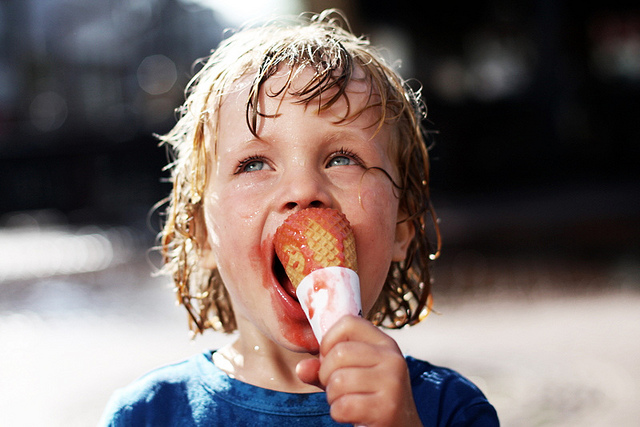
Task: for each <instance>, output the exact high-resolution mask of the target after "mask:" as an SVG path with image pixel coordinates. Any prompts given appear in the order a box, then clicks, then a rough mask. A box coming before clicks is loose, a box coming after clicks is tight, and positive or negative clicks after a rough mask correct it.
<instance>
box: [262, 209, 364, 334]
mask: <svg viewBox="0 0 640 427" xmlns="http://www.w3.org/2000/svg"><path fill="white" fill-rule="evenodd" d="M274 245H275V250H276V254H277V256H278V258H279V259H280V262H281V263H282V265H283V266H284V269H285V271H286V273H287V276H288V277H289V279H290V280H291V283H292V284H293V286H294V287H295V288H296V295H297V297H298V300H299V301H300V304H301V305H302V308H303V310H304V311H305V313H306V314H307V318H308V319H309V322H310V323H311V326H312V328H313V331H314V334H315V336H316V338H317V339H318V342H320V341H321V339H322V336H323V335H324V332H326V331H327V330H328V329H329V328H330V327H331V325H333V323H335V321H337V320H338V319H339V318H340V317H342V316H343V315H345V314H353V315H362V308H361V302H360V280H359V278H358V275H357V268H358V267H357V257H356V245H355V238H354V236H353V231H352V229H351V226H350V224H349V221H348V220H347V218H346V217H345V216H344V215H343V214H342V213H341V212H339V211H337V210H335V209H324V208H309V209H303V210H301V211H298V212H296V213H294V214H292V215H290V216H289V217H288V218H287V219H286V220H285V221H284V223H283V224H282V225H281V226H280V227H279V228H278V230H277V231H276V234H275V236H274Z"/></svg>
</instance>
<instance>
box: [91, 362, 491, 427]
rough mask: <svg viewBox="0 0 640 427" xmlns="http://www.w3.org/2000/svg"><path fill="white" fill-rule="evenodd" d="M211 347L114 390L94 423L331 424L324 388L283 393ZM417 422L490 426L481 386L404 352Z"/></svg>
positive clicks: (487, 408) (207, 424) (489, 411)
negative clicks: (248, 379) (241, 376)
mask: <svg viewBox="0 0 640 427" xmlns="http://www.w3.org/2000/svg"><path fill="white" fill-rule="evenodd" d="M211 355H212V352H211V351H207V352H204V353H201V354H198V355H196V356H194V357H191V358H189V359H187V360H185V361H184V362H181V363H177V364H174V365H169V366H166V367H163V368H160V369H156V370H154V371H152V372H150V373H149V374H147V375H145V376H143V377H142V378H140V379H138V380H137V381H135V382H133V383H132V384H130V385H129V386H127V387H125V388H123V389H120V390H118V391H116V393H115V394H114V395H113V396H112V397H111V399H110V401H109V404H108V405H107V408H106V410H105V412H104V414H103V416H102V420H101V421H100V424H99V425H100V426H225V427H230V426H234V427H235V426H253V425H255V426H291V425H295V426H335V425H340V424H337V423H336V422H334V421H333V420H332V419H331V416H330V415H329V404H328V403H327V400H326V396H325V393H323V392H318V393H285V392H280V391H274V390H268V389H265V388H261V387H256V386H253V385H250V384H246V383H243V382H241V381H238V380H235V379H233V378H230V377H229V376H228V375H226V374H225V373H224V372H223V371H221V370H220V369H218V368H217V367H216V366H215V365H214V364H213V362H212V360H211ZM406 361H407V365H408V367H409V372H410V374H411V386H412V389H413V397H414V399H415V401H416V406H417V408H418V413H419V415H420V419H421V420H422V423H423V424H424V425H425V426H474V427H494V426H498V425H499V423H498V417H497V415H496V411H495V409H494V408H493V406H491V404H490V403H489V402H488V401H487V399H486V398H485V397H484V395H483V394H482V392H481V391H480V390H479V389H478V388H477V387H476V386H475V385H473V384H472V383H471V382H470V381H469V380H467V379H466V378H464V377H463V376H461V375H460V374H458V373H457V372H455V371H452V370H451V369H447V368H441V367H437V366H433V365H431V364H430V363H428V362H424V361H421V360H417V359H414V358H412V357H409V356H407V357H406Z"/></svg>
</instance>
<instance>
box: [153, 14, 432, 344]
mask: <svg viewBox="0 0 640 427" xmlns="http://www.w3.org/2000/svg"><path fill="white" fill-rule="evenodd" d="M283 67H287V69H288V70H289V79H288V83H287V84H286V85H285V86H284V87H283V88H282V89H281V90H280V91H278V93H268V94H267V95H268V96H278V95H279V94H281V93H283V92H284V91H285V90H289V91H292V88H291V87H290V85H289V83H290V82H291V80H292V79H293V78H294V77H295V76H296V75H297V74H296V70H301V69H303V68H304V69H306V68H310V69H311V70H313V71H314V72H313V73H312V74H313V77H312V78H311V79H310V80H309V81H308V82H307V83H306V85H303V88H302V89H300V90H297V91H295V92H292V95H295V96H298V97H299V98H300V102H301V103H303V104H304V103H309V102H311V101H312V100H317V101H318V102H319V104H320V109H321V110H322V109H326V108H330V107H331V105H333V104H334V103H335V102H336V101H338V100H339V99H340V98H341V97H346V94H345V89H346V87H347V86H348V84H349V82H351V81H353V80H354V79H355V76H354V71H355V70H357V69H360V70H363V71H364V74H365V75H366V79H368V84H369V88H370V95H373V94H376V95H377V96H376V102H375V104H374V105H372V104H370V105H368V106H367V107H365V108H370V107H372V106H379V107H380V111H381V116H380V118H379V121H378V126H379V127H380V126H382V125H383V124H391V125H392V128H393V129H394V132H393V136H392V141H391V144H393V147H394V149H393V151H394V152H393V156H395V157H396V159H395V160H396V162H395V163H396V168H397V172H398V174H399V177H400V182H393V179H391V176H390V175H389V173H388V172H387V171H384V170H382V169H379V168H372V169H377V170H379V171H381V172H383V173H385V174H386V175H387V177H389V179H391V181H392V182H393V184H394V186H395V187H396V189H397V190H398V193H399V200H400V202H399V203H400V208H401V209H402V211H403V212H404V213H406V214H407V215H408V218H407V219H405V221H410V222H411V223H412V225H413V228H414V229H415V237H414V239H413V240H412V242H411V243H410V245H409V248H408V251H407V258H406V260H405V261H403V262H393V263H392V265H391V267H390V269H389V273H388V275H387V279H386V281H385V284H384V287H383V289H382V292H381V294H380V297H379V298H378V300H377V301H376V303H375V305H374V307H373V309H372V310H371V311H370V313H369V315H368V318H369V319H370V320H371V321H372V322H373V323H374V324H376V325H380V326H383V327H387V328H400V327H403V326H405V325H411V324H415V323H417V322H419V321H420V320H422V318H424V316H425V315H426V314H427V313H428V311H429V309H430V295H431V275H430V263H431V261H432V260H434V259H435V258H436V257H437V255H438V253H439V251H440V233H439V230H438V225H437V220H436V219H437V218H436V215H435V212H434V210H433V208H432V206H431V201H430V197H429V186H428V182H429V157H428V152H427V145H426V142H425V139H426V137H425V132H424V129H423V127H422V124H421V122H422V119H423V118H424V117H425V115H426V109H425V108H424V105H423V104H422V102H421V100H420V93H419V91H414V90H412V89H411V88H410V87H409V86H408V85H407V84H406V82H405V81H403V80H402V79H401V78H400V77H399V76H398V74H396V72H394V71H393V69H392V68H391V67H390V66H389V65H387V64H386V63H385V61H384V60H383V58H382V56H381V55H380V54H378V53H377V52H376V51H375V50H374V49H373V48H372V47H371V46H370V45H369V42H368V41H367V40H366V39H364V38H361V37H356V36H354V35H353V34H352V33H351V31H350V30H349V28H348V24H347V23H346V20H345V19H344V18H343V17H342V15H341V14H340V13H338V12H337V11H335V10H328V11H325V12H323V13H321V14H318V15H301V16H299V17H297V18H295V19H293V18H291V19H283V20H278V21H272V22H269V23H267V24H262V25H260V26H248V27H245V28H243V29H242V30H241V31H239V32H237V33H235V34H233V35H232V36H230V37H229V38H227V39H226V40H224V41H223V42H222V43H221V44H220V46H219V47H218V48H217V49H216V50H215V51H214V52H213V54H212V55H211V56H210V57H209V58H208V60H207V61H206V62H205V63H204V66H203V67H202V69H201V70H200V71H199V72H198V73H197V74H196V75H195V76H194V78H193V79H192V80H191V82H190V83H189V85H188V86H187V90H186V94H187V99H186V101H185V103H184V104H183V105H182V107H181V108H180V109H179V110H178V111H179V120H178V122H177V124H176V125H175V127H174V128H173V129H172V130H171V131H170V132H169V133H167V134H166V135H164V136H160V137H159V138H160V140H161V141H162V144H166V145H167V146H169V147H170V148H171V150H170V151H171V152H172V154H173V157H174V160H173V162H172V163H170V164H169V165H168V166H167V168H168V169H170V170H171V176H172V182H173V191H172V193H171V195H170V196H169V198H168V201H169V203H168V207H167V211H166V222H165V225H164V229H163V230H162V232H161V235H160V237H161V250H162V254H163V257H164V261H165V264H164V267H163V269H162V272H164V273H167V274H170V275H171V276H172V277H173V280H174V282H175V285H176V289H175V290H176V295H177V297H178V301H179V302H180V303H181V304H183V305H184V306H185V308H186V309H187V311H188V313H189V316H190V318H189V319H190V321H189V326H190V329H191V330H192V331H193V332H194V333H202V332H203V331H204V330H205V329H207V328H211V329H214V330H222V331H225V332H232V331H234V330H235V329H236V322H235V316H234V313H233V307H232V306H231V301H230V299H229V296H228V294H227V291H226V289H225V287H224V284H223V283H222V279H221V278H220V275H219V273H218V271H217V269H214V270H206V269H203V268H201V267H200V266H199V265H198V261H199V256H200V251H199V247H198V239H197V237H196V236H197V234H198V229H199V228H200V227H204V224H203V223H202V220H201V219H202V214H201V209H202V198H203V192H204V188H205V185H206V179H207V177H206V171H207V170H206V168H207V155H208V153H207V151H208V150H209V149H211V150H214V153H213V155H216V153H215V150H216V146H217V143H216V141H215V138H216V135H217V126H218V123H217V112H218V110H219V107H220V103H221V102H222V99H223V97H224V96H225V95H226V94H227V93H229V91H231V90H233V89H234V88H233V86H234V83H236V82H237V81H238V80H239V79H240V78H242V77H246V76H252V77H253V81H252V83H251V88H250V95H249V99H247V109H246V119H247V126H248V127H249V129H250V130H251V131H252V132H253V133H255V132H256V120H257V117H258V116H259V115H260V114H261V113H260V112H259V111H258V102H257V97H258V96H259V94H260V93H261V90H262V88H263V84H264V83H265V82H266V81H267V80H268V79H269V78H270V77H271V76H272V75H273V74H274V73H275V72H276V71H277V70H280V69H281V68H283ZM329 90H330V92H328V91H329ZM327 93H329V95H327ZM325 97H326V99H325ZM370 99H372V98H370ZM347 101H348V100H347ZM360 113H362V111H360V112H355V114H356V115H357V114H360ZM352 117H353V116H352V115H350V113H349V112H347V114H346V115H345V117H344V118H343V119H342V120H347V119H348V118H349V119H350V118H352ZM205 125H206V126H205ZM205 132H207V133H208V134H209V133H210V134H211V137H212V139H213V141H212V143H211V144H208V145H209V147H207V144H205ZM367 172H368V171H365V173H367ZM429 223H432V224H433V226H434V229H433V230H435V237H436V244H435V249H433V247H432V246H433V245H432V244H431V243H430V241H429V238H428V230H427V224H429Z"/></svg>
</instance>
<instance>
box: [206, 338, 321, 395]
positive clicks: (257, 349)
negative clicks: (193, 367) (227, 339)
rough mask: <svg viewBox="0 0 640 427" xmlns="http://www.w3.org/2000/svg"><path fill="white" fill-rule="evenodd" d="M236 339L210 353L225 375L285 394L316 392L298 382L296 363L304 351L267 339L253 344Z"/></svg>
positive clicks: (303, 356) (306, 356) (303, 357)
mask: <svg viewBox="0 0 640 427" xmlns="http://www.w3.org/2000/svg"><path fill="white" fill-rule="evenodd" d="M249 341H250V342H248V341H247V340H243V339H242V337H240V338H238V339H237V340H236V341H235V342H233V343H231V344H228V345H226V346H224V347H222V348H221V349H220V350H218V351H216V352H215V353H214V354H213V363H214V364H215V365H216V366H217V367H218V368H219V369H221V370H223V371H224V372H225V373H227V375H229V376H230V377H232V378H235V379H237V380H239V381H242V382H245V383H247V384H252V385H255V386H258V387H262V388H267V389H271V390H278V391H285V392H289V393H312V392H318V391H320V390H319V389H318V388H317V387H314V386H310V385H308V384H305V383H303V382H302V381H300V379H299V378H298V376H297V375H296V365H297V364H298V362H299V361H300V360H302V359H305V358H309V357H310V356H309V355H308V354H299V353H294V352H291V351H288V350H285V349H283V348H282V347H279V346H277V345H276V344H274V343H273V342H271V341H269V340H265V341H266V342H263V343H262V344H256V343H255V342H256V341H255V340H249Z"/></svg>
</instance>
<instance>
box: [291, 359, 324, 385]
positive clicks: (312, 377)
mask: <svg viewBox="0 0 640 427" xmlns="http://www.w3.org/2000/svg"><path fill="white" fill-rule="evenodd" d="M319 371H320V361H319V360H318V359H305V360H301V361H300V362H298V364H297V365H296V374H297V375H298V378H300V381H302V382H304V383H306V384H310V385H314V386H316V387H319V388H322V389H324V387H323V386H322V384H320V378H319V377H318V372H319Z"/></svg>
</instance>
